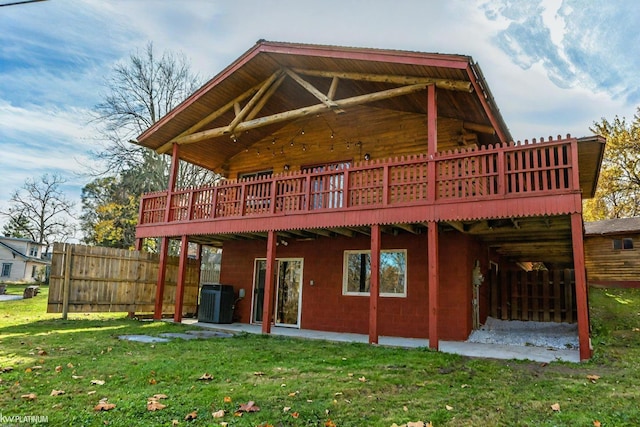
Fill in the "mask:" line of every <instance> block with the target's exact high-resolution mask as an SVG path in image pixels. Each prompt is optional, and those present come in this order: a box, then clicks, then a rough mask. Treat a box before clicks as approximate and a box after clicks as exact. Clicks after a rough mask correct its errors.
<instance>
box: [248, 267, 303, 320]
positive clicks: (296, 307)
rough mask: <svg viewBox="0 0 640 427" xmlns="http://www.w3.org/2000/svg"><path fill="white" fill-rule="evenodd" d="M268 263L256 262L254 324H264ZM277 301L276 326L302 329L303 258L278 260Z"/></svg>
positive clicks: (275, 309) (275, 311)
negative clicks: (263, 314)
mask: <svg viewBox="0 0 640 427" xmlns="http://www.w3.org/2000/svg"><path fill="white" fill-rule="evenodd" d="M266 271H267V261H266V260H264V259H257V260H256V262H255V273H254V284H253V311H252V314H253V316H252V319H253V322H254V323H261V322H262V310H263V307H264V287H265V282H266ZM276 271H277V274H278V276H277V278H276V289H275V291H276V301H275V307H274V320H275V324H276V326H288V327H294V328H299V327H300V304H301V301H302V271H303V259H302V258H282V259H277V260H276Z"/></svg>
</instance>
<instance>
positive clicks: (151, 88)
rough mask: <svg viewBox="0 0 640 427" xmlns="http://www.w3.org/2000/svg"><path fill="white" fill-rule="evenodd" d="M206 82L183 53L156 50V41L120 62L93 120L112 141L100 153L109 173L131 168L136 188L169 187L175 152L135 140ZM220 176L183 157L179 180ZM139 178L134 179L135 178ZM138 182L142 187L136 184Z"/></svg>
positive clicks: (181, 182)
mask: <svg viewBox="0 0 640 427" xmlns="http://www.w3.org/2000/svg"><path fill="white" fill-rule="evenodd" d="M200 85H201V79H200V78H199V76H198V75H197V74H194V73H192V72H191V67H190V65H189V62H188V61H187V59H186V57H185V56H184V55H183V54H174V53H171V52H165V53H163V55H162V56H160V57H158V56H156V54H155V52H154V50H153V44H152V43H148V44H147V46H146V47H145V49H144V50H143V51H136V52H135V53H133V54H131V55H130V57H129V60H128V61H126V62H121V63H118V64H116V65H115V67H114V69H113V71H112V74H111V75H110V77H109V78H108V79H107V80H106V84H105V86H106V89H107V95H105V96H104V99H103V102H101V103H99V104H98V105H96V106H95V108H94V118H93V121H94V123H95V124H97V125H98V130H99V132H100V133H101V135H102V136H103V139H104V140H105V141H106V142H107V144H106V146H105V148H104V150H102V151H100V152H98V153H96V156H97V157H98V158H99V159H100V160H102V164H104V165H105V169H104V171H101V172H105V171H108V174H114V173H115V174H122V173H123V172H126V171H133V170H135V171H136V173H134V174H132V173H129V174H128V175H129V176H128V181H129V183H130V184H131V186H132V189H135V190H134V191H136V190H142V191H158V190H163V189H165V188H166V186H167V183H168V174H169V167H170V161H171V158H170V157H169V156H167V155H160V154H157V153H156V152H154V151H153V150H149V149H147V148H144V147H141V146H139V145H136V144H134V143H132V142H131V141H132V140H135V138H136V137H137V136H138V135H140V134H141V133H142V132H144V131H145V130H147V129H148V128H149V127H150V126H152V125H153V124H154V123H156V122H157V121H158V120H159V119H160V118H162V117H163V116H164V115H165V114H167V113H168V112H169V111H171V110H172V109H173V108H175V107H176V106H177V105H178V104H179V103H180V102H182V101H184V100H185V99H186V98H187V97H188V96H189V95H191V94H192V93H193V92H195V91H196V89H197V88H199V87H200ZM214 178H215V176H214V175H213V174H212V173H210V172H209V171H205V170H202V169H201V168H198V167H195V166H194V165H191V164H187V163H182V164H181V170H180V180H179V185H184V186H186V185H200V184H202V183H203V182H206V181H207V180H209V181H210V180H212V179H214ZM136 179H137V181H138V182H134V181H136ZM136 187H138V188H136Z"/></svg>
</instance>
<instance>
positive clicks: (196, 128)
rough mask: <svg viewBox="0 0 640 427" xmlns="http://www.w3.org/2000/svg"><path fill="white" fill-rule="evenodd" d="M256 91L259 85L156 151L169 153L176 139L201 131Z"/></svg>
mask: <svg viewBox="0 0 640 427" xmlns="http://www.w3.org/2000/svg"><path fill="white" fill-rule="evenodd" d="M258 89H260V85H255V86H254V87H252V88H250V89H249V90H247V91H245V92H244V93H242V94H241V95H240V96H237V97H235V98H234V99H232V100H231V101H229V102H227V103H226V104H224V105H223V106H222V107H220V108H218V109H217V110H216V111H214V112H213V113H211V114H209V115H207V117H205V118H204V119H202V120H200V121H199V122H198V123H196V124H195V125H193V126H191V127H190V128H189V129H187V130H185V131H184V132H182V133H181V134H180V135H178V136H177V137H175V138H173V139H172V140H171V141H169V142H167V143H166V144H164V145H162V146H161V147H160V148H158V149H157V150H156V151H157V152H158V153H159V154H163V153H166V152H167V151H169V150H170V149H171V146H172V145H173V143H174V142H176V139H178V138H180V137H183V136H185V135H190V134H192V133H194V132H196V131H198V130H199V129H201V128H202V127H203V126H204V125H206V124H208V123H211V122H212V121H214V120H215V119H217V118H218V117H220V116H222V115H223V114H224V113H226V112H227V111H229V110H230V109H231V108H233V107H234V105H235V104H236V103H239V102H242V101H244V100H245V99H247V98H248V97H250V96H251V95H253V94H254V93H256V92H257V91H258Z"/></svg>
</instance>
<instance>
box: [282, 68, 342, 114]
mask: <svg viewBox="0 0 640 427" xmlns="http://www.w3.org/2000/svg"><path fill="white" fill-rule="evenodd" d="M284 71H285V73H287V75H288V76H289V77H291V78H292V79H293V80H294V81H295V82H296V83H298V84H299V85H300V86H302V87H303V88H305V89H306V91H307V92H309V93H310V94H311V95H313V96H315V97H316V98H318V100H319V101H320V102H322V103H323V104H324V105H326V106H327V108H329V109H331V110H333V111H334V112H335V113H344V110H343V109H341V108H340V107H338V104H336V103H335V102H334V101H333V100H332V99H331V98H329V96H327V95H325V94H323V93H322V92H320V91H319V90H318V89H316V87H315V86H314V85H312V84H311V83H309V82H308V81H306V80H305V79H303V78H302V77H300V76H299V75H298V74H296V73H295V72H294V71H292V70H290V69H289V68H285V69H284Z"/></svg>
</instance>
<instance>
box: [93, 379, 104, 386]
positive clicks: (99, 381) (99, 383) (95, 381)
mask: <svg viewBox="0 0 640 427" xmlns="http://www.w3.org/2000/svg"><path fill="white" fill-rule="evenodd" d="M91 385H104V380H91Z"/></svg>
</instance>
